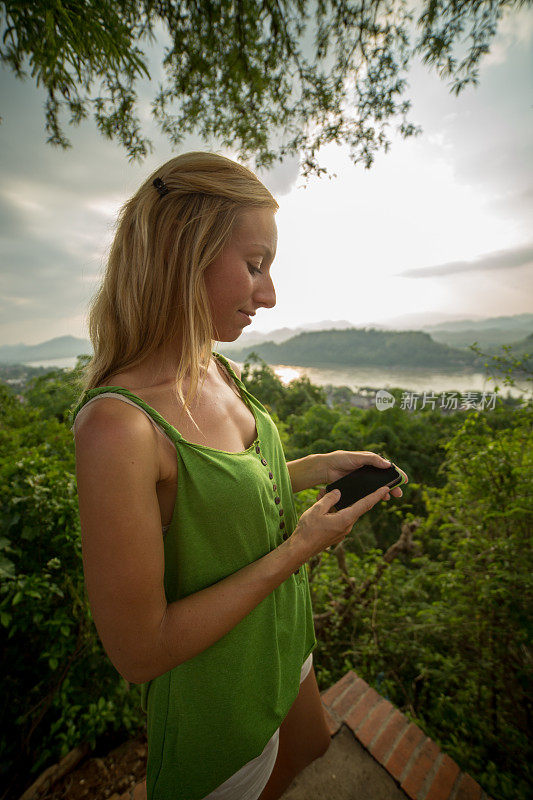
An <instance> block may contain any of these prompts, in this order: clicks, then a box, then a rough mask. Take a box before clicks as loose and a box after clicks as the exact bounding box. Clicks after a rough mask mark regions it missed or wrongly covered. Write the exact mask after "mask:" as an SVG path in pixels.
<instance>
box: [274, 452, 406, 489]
mask: <svg viewBox="0 0 533 800" xmlns="http://www.w3.org/2000/svg"><path fill="white" fill-rule="evenodd" d="M363 464H373V465H374V466H375V467H390V461H387V459H385V458H382V456H378V454H377V453H371V452H370V451H368V450H334V451H333V452H332V453H315V454H314V455H310V456H304V457H303V458H298V459H296V460H295V461H287V469H288V470H289V475H290V478H291V486H292V491H293V492H295V493H296V492H301V491H302V489H311V488H312V487H313V486H317V484H319V483H325V484H327V483H333V481H336V480H338V479H339V478H342V476H343V475H347V474H348V473H349V472H353V470H354V469H357V468H358V467H362V466H363ZM391 494H393V495H394V496H395V497H401V496H402V494H403V492H402V490H401V489H400V487H399V486H398V487H395V488H394V489H392V490H391Z"/></svg>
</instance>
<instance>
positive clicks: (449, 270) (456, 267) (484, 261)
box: [397, 244, 533, 278]
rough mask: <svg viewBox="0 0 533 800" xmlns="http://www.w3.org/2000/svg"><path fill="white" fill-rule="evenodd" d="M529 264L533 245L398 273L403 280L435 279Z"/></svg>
mask: <svg viewBox="0 0 533 800" xmlns="http://www.w3.org/2000/svg"><path fill="white" fill-rule="evenodd" d="M528 264H533V244H527V245H524V246H521V247H513V248H510V249H508V250H497V251H496V252H494V253H486V254H485V255H482V256H478V258H475V259H473V260H472V261H449V262H448V263H446V264H436V265H435V266H432V267H423V268H422V269H406V270H404V271H403V272H399V273H397V276H398V277H402V278H434V277H435V276H440V275H453V274H454V273H465V272H486V271H488V270H497V269H515V268H516V267H524V266H527V265H528Z"/></svg>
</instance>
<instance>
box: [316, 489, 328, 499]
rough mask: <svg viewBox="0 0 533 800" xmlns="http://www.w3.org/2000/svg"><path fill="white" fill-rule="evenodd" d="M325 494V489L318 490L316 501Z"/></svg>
mask: <svg viewBox="0 0 533 800" xmlns="http://www.w3.org/2000/svg"><path fill="white" fill-rule="evenodd" d="M325 494H326V490H325V489H319V490H318V494H317V496H316V499H317V500H321V499H322V498H323V497H324V495H325Z"/></svg>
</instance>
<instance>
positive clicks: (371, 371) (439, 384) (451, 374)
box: [26, 357, 531, 397]
mask: <svg viewBox="0 0 533 800" xmlns="http://www.w3.org/2000/svg"><path fill="white" fill-rule="evenodd" d="M26 363H27V364H28V366H32V367H50V368H56V367H63V368H67V369H72V367H74V366H75V364H76V358H75V357H68V358H55V359H49V360H45V361H28V362H26ZM237 363H239V362H237ZM239 366H241V367H242V364H239ZM272 368H273V370H274V372H275V373H276V375H278V376H279V378H280V380H281V381H282V382H283V383H284V384H285V385H287V384H288V383H289V382H290V381H292V380H294V379H295V378H298V377H300V376H301V375H307V376H308V378H309V380H310V381H311V382H312V383H314V384H316V385H317V386H325V385H326V384H331V385H332V386H348V387H349V388H350V389H351V390H352V391H354V392H359V391H361V390H365V389H374V390H379V389H386V390H387V389H388V390H390V389H391V388H393V387H394V388H400V389H403V390H404V391H406V392H417V393H419V394H422V393H423V392H427V393H429V392H433V393H435V394H440V393H442V392H451V391H456V392H493V391H494V386H495V381H493V380H488V378H487V376H486V375H484V374H483V373H481V372H460V371H443V370H430V369H427V368H417V367H411V368H410V369H389V368H384V367H340V366H336V367H299V366H287V365H285V364H283V365H276V364H274V365H272ZM498 385H499V386H500V391H501V393H502V394H503V396H506V395H507V394H508V393H509V394H510V395H512V396H513V397H523V396H524V392H523V391H520V389H527V383H525V382H522V383H521V384H520V385H519V387H518V388H515V387H506V386H505V387H504V386H503V382H502V381H501V380H500V381H499V382H498ZM529 391H531V387H529Z"/></svg>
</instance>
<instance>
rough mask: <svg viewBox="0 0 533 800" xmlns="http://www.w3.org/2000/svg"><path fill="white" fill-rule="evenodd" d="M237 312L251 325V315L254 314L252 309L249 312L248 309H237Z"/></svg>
mask: <svg viewBox="0 0 533 800" xmlns="http://www.w3.org/2000/svg"><path fill="white" fill-rule="evenodd" d="M239 314H241V315H242V316H243V317H244V318H245V320H246V321H247V323H248V324H249V325H251V324H252V320H251V317H253V316H254V314H255V311H252V312H250V313H249V312H248V311H241V310H240V309H239Z"/></svg>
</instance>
